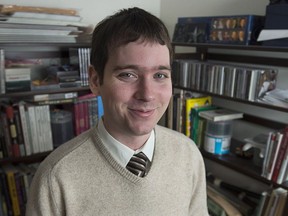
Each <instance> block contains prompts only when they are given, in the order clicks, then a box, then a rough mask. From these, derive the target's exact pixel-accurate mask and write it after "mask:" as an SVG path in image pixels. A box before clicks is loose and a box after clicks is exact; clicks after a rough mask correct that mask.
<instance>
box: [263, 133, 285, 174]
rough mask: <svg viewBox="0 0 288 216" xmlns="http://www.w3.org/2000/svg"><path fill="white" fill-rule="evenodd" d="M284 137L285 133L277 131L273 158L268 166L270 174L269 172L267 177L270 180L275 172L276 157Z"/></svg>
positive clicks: (272, 153)
mask: <svg viewBox="0 0 288 216" xmlns="http://www.w3.org/2000/svg"><path fill="white" fill-rule="evenodd" d="M282 138H283V134H281V133H280V132H277V133H276V140H275V143H274V146H273V149H272V152H271V156H270V157H271V159H270V163H269V166H268V174H267V177H266V178H267V179H268V180H271V178H272V174H273V170H274V167H275V163H276V159H277V157H278V152H279V148H280V144H281V141H282Z"/></svg>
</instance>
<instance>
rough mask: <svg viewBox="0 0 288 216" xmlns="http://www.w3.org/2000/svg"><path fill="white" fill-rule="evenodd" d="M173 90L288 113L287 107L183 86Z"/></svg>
mask: <svg viewBox="0 0 288 216" xmlns="http://www.w3.org/2000/svg"><path fill="white" fill-rule="evenodd" d="M173 88H178V89H183V90H187V91H192V92H197V93H202V94H206V95H210V96H212V97H218V98H223V99H226V100H232V101H235V102H239V103H245V104H249V105H252V106H258V107H262V108H267V109H273V110H277V111H281V112H288V108H285V107H280V106H274V105H270V104H265V103H259V102H255V101H248V100H243V99H239V98H233V97H228V96H224V95H218V94H215V93H211V92H205V91H201V90H196V89H191V88H186V87H181V86H176V85H173Z"/></svg>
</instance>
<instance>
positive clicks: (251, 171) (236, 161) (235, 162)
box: [201, 150, 288, 189]
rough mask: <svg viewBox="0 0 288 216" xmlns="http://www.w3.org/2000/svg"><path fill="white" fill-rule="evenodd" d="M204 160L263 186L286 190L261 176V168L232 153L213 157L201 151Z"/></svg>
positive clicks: (284, 186)
mask: <svg viewBox="0 0 288 216" xmlns="http://www.w3.org/2000/svg"><path fill="white" fill-rule="evenodd" d="M201 153H202V155H203V157H204V158H206V159H209V160H212V161H214V162H216V163H218V164H221V165H223V166H225V167H228V168H231V169H233V170H235V171H237V172H239V173H242V174H244V175H247V176H249V177H252V178H254V179H256V180H258V181H261V182H263V183H265V184H268V185H270V184H272V185H274V186H276V187H283V188H285V189H288V186H286V185H279V184H277V183H275V182H272V181H270V180H268V179H266V178H264V177H262V176H261V172H262V170H261V168H260V167H258V166H256V165H254V164H253V162H252V160H251V159H246V158H241V157H239V156H237V155H235V154H233V153H229V154H225V155H215V154H212V153H208V152H206V151H204V150H202V151H201Z"/></svg>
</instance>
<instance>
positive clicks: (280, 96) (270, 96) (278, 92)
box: [259, 88, 288, 108]
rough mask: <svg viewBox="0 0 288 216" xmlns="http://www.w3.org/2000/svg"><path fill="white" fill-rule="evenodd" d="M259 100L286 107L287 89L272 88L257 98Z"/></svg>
mask: <svg viewBox="0 0 288 216" xmlns="http://www.w3.org/2000/svg"><path fill="white" fill-rule="evenodd" d="M259 101H260V102H263V103H267V104H273V105H275V106H280V107H285V108H288V89H278V88H276V89H273V90H272V91H268V92H266V94H265V95H264V96H263V97H262V98H260V99H259Z"/></svg>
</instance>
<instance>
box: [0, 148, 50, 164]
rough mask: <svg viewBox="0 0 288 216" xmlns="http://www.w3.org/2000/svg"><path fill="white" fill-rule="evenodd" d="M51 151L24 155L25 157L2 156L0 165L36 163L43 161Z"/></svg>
mask: <svg viewBox="0 0 288 216" xmlns="http://www.w3.org/2000/svg"><path fill="white" fill-rule="evenodd" d="M50 153H51V151H48V152H41V153H37V154H33V155H29V156H23V157H9V158H2V159H0V165H4V164H8V163H12V164H18V163H36V162H40V161H42V160H43V159H44V158H45V157H46V156H47V155H48V154H50Z"/></svg>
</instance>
